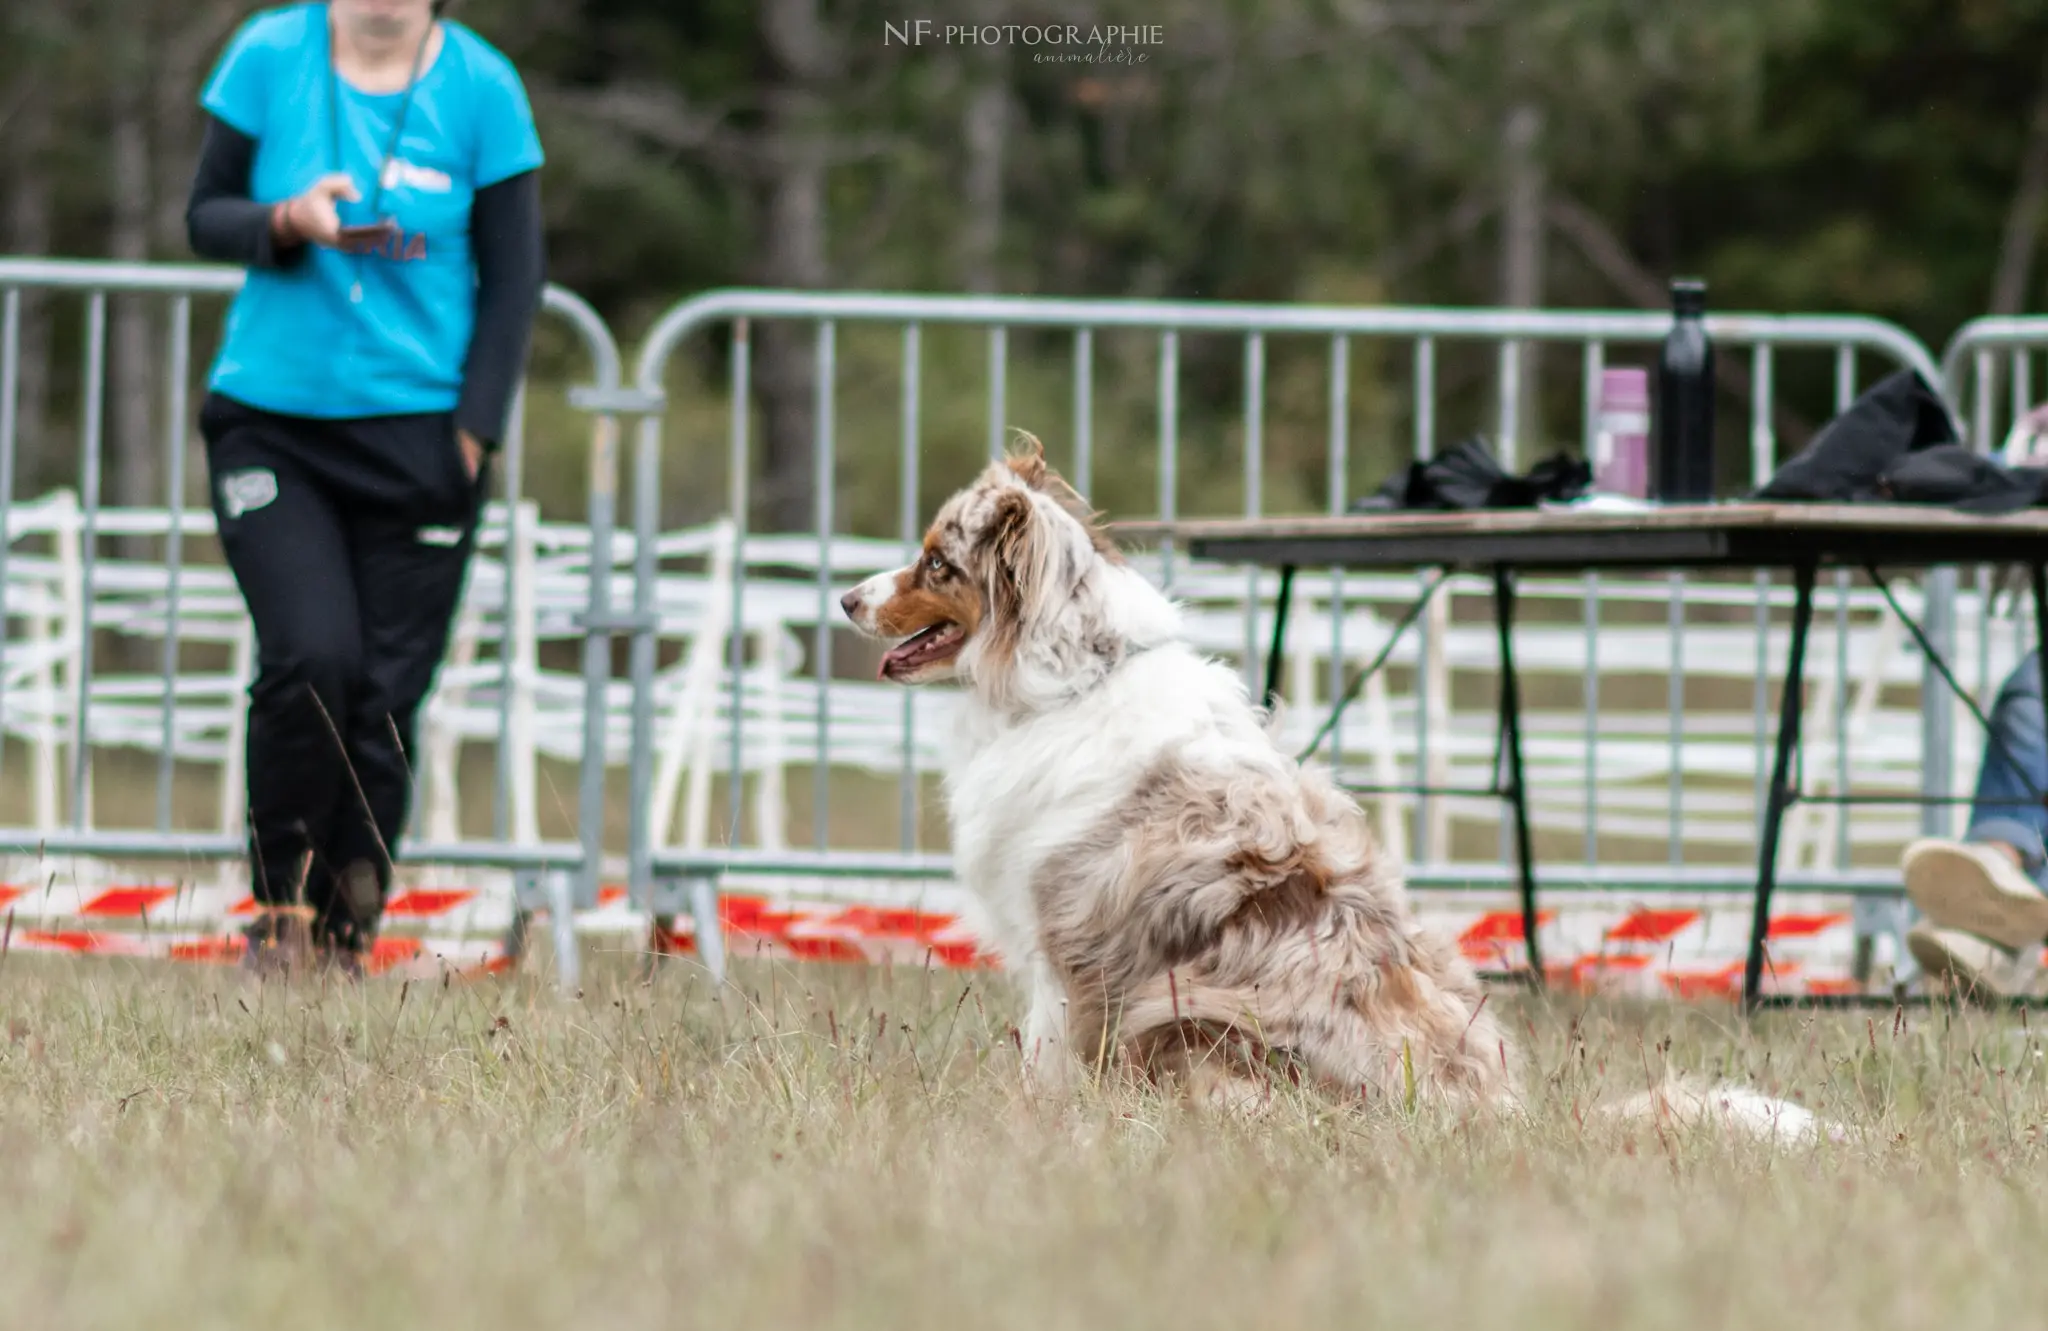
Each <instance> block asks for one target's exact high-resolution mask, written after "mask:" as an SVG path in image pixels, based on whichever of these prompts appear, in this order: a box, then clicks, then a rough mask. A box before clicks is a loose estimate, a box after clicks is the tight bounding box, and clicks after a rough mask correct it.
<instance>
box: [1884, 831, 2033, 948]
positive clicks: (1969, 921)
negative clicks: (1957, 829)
mask: <svg viewBox="0 0 2048 1331" xmlns="http://www.w3.org/2000/svg"><path fill="white" fill-rule="evenodd" d="M1899 865H1900V868H1901V869H1902V870H1904V873H1905V879H1906V895H1907V896H1908V897H1911V898H1912V900H1913V904H1914V905H1916V906H1918V907H1919V908H1920V910H1921V913H1922V914H1924V915H1926V916H1927V918H1928V919H1929V920H1931V921H1933V922H1934V925H1935V926H1936V927H1937V928H1940V929H1960V930H1962V931H1963V932H1965V933H1971V934H1975V935H1977V936H1978V937H1979V938H1988V939H1990V940H1991V941H1992V942H1994V943H1996V944H1998V945H1999V946H2000V947H2002V948H2006V949H2008V950H2010V951H2015V952H2016V951H2018V950H2020V949H2022V948H2025V947H2030V946H2034V945H2036V944H2039V943H2040V942H2041V941H2042V940H2044V939H2048V896H2043V895H2042V894H2041V889H2040V888H2038V887H2036V886H2034V882H2033V880H2032V879H2031V878H2029V877H2027V875H2026V873H2025V871H2023V870H2022V869H2021V868H2020V867H2019V865H2017V864H2014V863H2013V862H2012V859H2011V857H2010V856H2008V855H2006V854H2004V853H2003V852H2001V851H1997V850H1994V849H1992V848H1991V847H1989V846H1980V845H1975V844H1972V843H1970V842H1967V841H1945V840H1939V839H1933V838H1929V839H1924V840H1920V841H1915V842H1914V843H1913V844H1912V845H1910V846H1907V847H1906V853H1905V855H1904V856H1903V857H1902V858H1901V859H1900V861H1899Z"/></svg>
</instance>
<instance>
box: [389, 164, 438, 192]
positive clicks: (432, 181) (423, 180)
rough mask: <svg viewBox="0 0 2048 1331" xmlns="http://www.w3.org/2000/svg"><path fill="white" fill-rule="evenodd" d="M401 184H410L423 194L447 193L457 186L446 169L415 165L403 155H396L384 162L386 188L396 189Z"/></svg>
mask: <svg viewBox="0 0 2048 1331" xmlns="http://www.w3.org/2000/svg"><path fill="white" fill-rule="evenodd" d="M399 185H410V186H412V187H413V188H414V189H416V190H419V191H420V192H421V193H423V194H446V193H447V192H448V191H449V190H451V189H453V188H454V187H455V182H454V181H452V180H450V179H449V178H448V173H447V172H446V171H436V170H435V169H434V168H433V167H431V166H415V165H413V164H412V163H411V162H408V161H406V160H405V159H404V158H403V157H394V158H392V159H391V160H390V161H388V162H386V163H385V164H384V188H385V189H394V188H396V187H397V186H399Z"/></svg>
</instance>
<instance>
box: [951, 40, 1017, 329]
mask: <svg viewBox="0 0 2048 1331" xmlns="http://www.w3.org/2000/svg"><path fill="white" fill-rule="evenodd" d="M1005 7H1006V6H1005V0H982V3H981V5H980V10H981V12H980V13H979V14H977V15H976V22H978V23H980V24H983V25H989V24H1000V23H1001V22H1002V21H1003V12H1004V9H1005ZM965 63H966V67H967V71H966V72H967V85H968V92H967V107H966V112H965V114H964V116H963V117H962V122H961V127H960V128H961V140H962V142H963V143H964V145H965V147H966V153H967V161H966V168H967V169H966V173H965V174H966V180H965V184H966V190H965V192H966V216H965V218H964V219H963V220H962V224H961V227H960V239H959V252H958V260H957V272H958V281H959V282H960V284H961V286H963V287H965V288H966V289H967V290H969V291H974V292H981V293H987V292H993V291H995V290H996V288H997V285H998V280H997V270H996V256H997V254H998V252H999V250H1000V247H1001V244H1002V231H1003V150H1004V147H1005V143H1006V140H1007V138H1008V131H1009V120H1010V114H1009V113H1010V63H1009V53H1008V50H1007V49H1006V48H1004V47H1001V46H975V47H969V48H967V49H966V52H965Z"/></svg>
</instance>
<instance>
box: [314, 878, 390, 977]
mask: <svg viewBox="0 0 2048 1331" xmlns="http://www.w3.org/2000/svg"><path fill="white" fill-rule="evenodd" d="M383 915H384V882H383V879H382V877H381V876H380V875H379V874H378V872H377V866H376V865H375V864H372V863H371V862H370V861H369V860H352V861H350V862H349V864H348V865H347V867H345V868H344V869H342V871H341V872H340V873H338V874H336V875H335V876H334V896H333V899H332V901H331V903H330V904H329V906H328V908H327V909H326V910H325V911H323V912H322V913H321V919H320V930H319V935H320V936H319V939H318V945H319V948H320V951H321V954H322V956H323V958H324V959H325V960H326V961H327V962H328V963H330V964H331V965H333V966H334V967H336V968H337V969H339V970H340V971H341V972H342V973H343V974H345V975H347V976H348V977H349V978H351V979H360V978H361V977H362V974H363V959H364V958H365V957H367V956H368V955H369V954H370V949H371V948H373V947H375V946H376V943H377V926H378V924H379V923H381V921H382V919H383Z"/></svg>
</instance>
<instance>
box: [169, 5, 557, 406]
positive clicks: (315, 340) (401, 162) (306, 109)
mask: <svg viewBox="0 0 2048 1331" xmlns="http://www.w3.org/2000/svg"><path fill="white" fill-rule="evenodd" d="M441 28H442V31H443V33H444V37H443V40H442V42H441V49H440V51H439V53H438V54H437V55H435V57H434V60H433V63H432V64H430V65H428V66H427V68H426V69H425V70H424V71H423V72H422V73H421V74H420V77H419V81H418V82H417V84H416V85H415V86H414V88H413V91H412V102H411V106H410V107H409V108H408V109H407V110H406V111H405V123H404V131H403V132H404V137H403V139H402V140H401V141H400V142H399V143H398V145H397V147H396V148H392V147H391V142H392V139H391V136H392V132H393V130H394V129H395V128H396V127H397V123H398V116H399V110H400V107H401V106H402V105H403V104H404V103H405V101H406V97H405V94H404V93H400V92H393V93H375V94H373V93H365V92H360V91H358V90H357V89H356V88H354V87H352V86H351V85H350V84H349V83H348V82H347V81H346V80H344V79H342V78H341V77H340V76H339V74H337V73H335V72H334V71H333V66H332V64H331V63H330V58H329V45H328V43H329V32H328V26H327V6H326V5H325V4H301V5H293V6H291V7H290V8H286V9H272V10H265V11H264V12H262V13H259V14H257V15H256V16H254V17H253V18H251V19H250V20H249V21H248V22H247V23H245V24H243V25H242V29H241V31H240V32H238V33H236V34H235V38H234V40H233V41H232V42H231V43H230V44H229V46H228V49H227V51H226V52H225V53H224V54H223V55H222V56H221V58H220V63H219V64H218V65H216V66H215V67H214V71H213V76H212V77H211V78H210V79H208V80H207V83H206V88H205V91H203V92H202V93H201V94H200V98H199V101H200V105H201V106H203V107H205V108H206V109H207V110H208V111H210V112H211V113H213V114H214V115H215V116H217V117H219V118H220V119H221V120H222V121H225V122H226V123H227V124H229V125H231V126H233V127H234V128H235V129H238V130H240V131H241V132H242V133H244V134H247V135H248V136H249V137H251V138H252V139H254V140H255V141H256V153H255V162H254V164H253V166H252V167H251V168H250V181H249V192H250V197H251V198H253V199H255V200H257V201H258V202H259V203H275V202H277V201H278V200H280V199H287V198H290V197H292V196H293V195H296V194H300V193H303V192H304V191H305V190H306V189H307V188H308V187H309V186H311V185H312V184H313V183H314V182H315V181H317V180H319V179H320V178H321V177H322V176H325V175H328V174H330V173H332V172H336V171H341V172H346V173H347V174H348V175H350V176H352V177H354V179H355V183H356V190H357V192H358V193H359V194H360V195H361V196H362V197H361V198H360V199H359V200H358V201H356V202H354V203H350V202H347V201H346V200H343V201H340V203H339V209H340V213H341V221H342V225H344V226H356V225H365V224H369V223H373V222H377V221H380V220H383V219H384V218H389V219H390V220H392V221H394V222H396V223H397V224H398V228H399V234H398V236H397V238H396V239H395V240H393V241H392V242H390V243H389V244H387V245H385V246H384V247H382V248H381V249H379V250H377V251H375V252H373V253H368V254H350V253H344V252H342V251H340V250H336V249H331V248H328V247H326V246H322V245H311V246H308V247H307V252H306V253H305V254H304V255H302V256H301V257H300V259H299V261H298V262H297V263H295V264H293V265H291V266H290V267H288V268H281V269H252V270H251V271H250V273H249V276H248V281H247V283H246V284H245V285H244V286H243V288H242V290H241V292H240V294H238V295H237V296H236V297H235V302H234V306H233V308H232V309H230V310H229V312H228V320H227V335H226V337H225V339H224V340H223V342H222V344H221V350H220V355H219V356H218V358H216V359H215V361H214V366H213V376H212V379H211V380H210V384H211V386H212V387H213V388H214V389H215V390H216V391H218V392H220V393H223V394H225V395H227V396H228V397H232V398H235V399H237V400H239V401H242V402H246V403H248V404H249V405H251V406H254V407H261V408H263V409H265V410H268V411H276V412H282V413H284V414H287V415H293V416H314V417H320V418H323V419H346V418H352V417H360V416H383V415H398V414H405V413H411V412H431V411H448V410H452V409H453V408H454V406H455V402H456V398H457V396H458V394H459V393H460V391H461V386H462V365H463V359H464V358H465V357H466V356H467V355H468V353H469V339H470V335H471V332H472V329H473V327H474V325H475V320H476V272H475V266H474V264H473V263H472V261H471V258H470V238H469V209H470V200H471V198H472V197H473V196H474V195H475V193H476V191H477V190H479V189H482V188H484V187H485V186H487V185H493V184H496V183H497V182H499V181H501V180H505V179H508V178H510V177H512V176H516V175H518V174H520V173H521V172H524V171H530V170H533V169H534V168H536V167H538V166H539V165H540V164H541V148H540V135H539V133H538V131H536V130H535V128H534V123H533V111H532V108H531V107H530V106H528V104H527V100H526V89H525V87H524V86H523V85H522V84H521V83H520V81H519V73H518V71H517V70H515V69H514V68H513V67H512V63H511V61H509V60H507V59H506V58H505V57H504V56H503V55H501V54H499V53H498V51H497V50H496V49H495V48H493V47H492V46H491V44H490V43H488V42H486V41H485V40H484V39H483V38H481V37H479V36H477V35H476V34H475V33H474V32H472V31H470V30H469V29H468V28H466V27H464V26H462V25H461V24H459V23H453V22H449V21H447V20H443V21H442V22H441ZM387 149H389V150H390V152H391V165H390V166H389V167H388V168H386V169H385V172H384V177H385V181H384V189H383V192H382V197H381V199H380V200H378V201H377V206H376V212H375V214H373V213H372V210H371V204H372V200H373V197H374V196H376V194H377V189H376V184H377V180H376V177H377V171H378V167H379V165H380V164H381V163H382V162H383V161H384V157H385V153H386V150H387Z"/></svg>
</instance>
